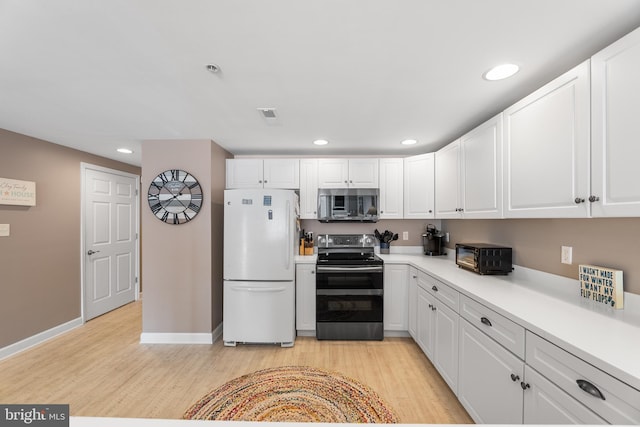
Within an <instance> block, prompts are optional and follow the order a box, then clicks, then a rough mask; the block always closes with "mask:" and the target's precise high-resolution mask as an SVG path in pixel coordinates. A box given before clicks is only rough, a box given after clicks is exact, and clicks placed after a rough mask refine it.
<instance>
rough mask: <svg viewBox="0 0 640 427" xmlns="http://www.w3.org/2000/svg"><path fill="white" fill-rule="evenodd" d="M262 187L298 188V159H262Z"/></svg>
mask: <svg viewBox="0 0 640 427" xmlns="http://www.w3.org/2000/svg"><path fill="white" fill-rule="evenodd" d="M264 188H288V189H292V190H293V189H298V188H300V160H298V159H264Z"/></svg>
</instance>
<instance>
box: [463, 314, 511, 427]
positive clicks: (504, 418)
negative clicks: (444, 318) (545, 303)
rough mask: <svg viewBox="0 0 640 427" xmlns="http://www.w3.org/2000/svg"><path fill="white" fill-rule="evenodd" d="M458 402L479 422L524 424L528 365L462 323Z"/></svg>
mask: <svg viewBox="0 0 640 427" xmlns="http://www.w3.org/2000/svg"><path fill="white" fill-rule="evenodd" d="M458 366H459V378H458V400H460V403H462V406H464V408H465V409H466V410H467V412H468V413H469V415H470V416H471V418H473V420H474V421H475V422H476V423H483V424H522V420H523V401H522V387H521V385H520V381H522V379H523V378H524V362H523V361H522V360H520V359H518V358H517V357H516V356H514V355H513V354H511V353H510V352H509V351H507V350H506V349H505V348H504V347H502V346H501V345H499V344H498V343H496V342H495V341H493V340H492V339H491V338H489V337H488V336H487V335H485V334H484V333H482V332H481V331H480V330H478V329H477V328H476V327H475V326H473V325H471V324H470V323H469V322H467V321H466V320H465V319H461V320H460V349H459V365H458Z"/></svg>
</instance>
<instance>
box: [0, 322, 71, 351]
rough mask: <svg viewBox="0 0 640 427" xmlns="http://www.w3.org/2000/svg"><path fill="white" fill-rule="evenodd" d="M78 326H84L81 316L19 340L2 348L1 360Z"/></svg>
mask: <svg viewBox="0 0 640 427" xmlns="http://www.w3.org/2000/svg"><path fill="white" fill-rule="evenodd" d="M78 326H82V318H81V317H78V318H77V319H73V320H70V321H68V322H67V323H63V324H62V325H58V326H55V327H53V328H51V329H48V330H46V331H43V332H40V333H39V334H36V335H33V336H31V337H29V338H25V339H23V340H22V341H18V342H17V343H14V344H11V345H8V346H6V347H3V348H0V360H2V359H6V358H7V357H10V356H13V355H14V354H17V353H20V352H21V351H24V350H27V349H29V348H31V347H34V346H36V345H38V344H42V343H43V342H45V341H48V340H50V339H51V338H55V337H57V336H58V335H61V334H64V333H66V332H69V331H70V330H72V329H75V328H77V327H78Z"/></svg>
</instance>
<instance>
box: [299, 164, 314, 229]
mask: <svg viewBox="0 0 640 427" xmlns="http://www.w3.org/2000/svg"><path fill="white" fill-rule="evenodd" d="M317 218H318V159H301V160H300V219H317Z"/></svg>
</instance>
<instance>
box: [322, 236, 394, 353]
mask: <svg viewBox="0 0 640 427" xmlns="http://www.w3.org/2000/svg"><path fill="white" fill-rule="evenodd" d="M317 242H318V261H317V265H316V337H317V338H318V339H319V340H382V339H383V334H384V328H383V323H382V320H383V319H382V316H383V311H384V310H383V301H384V294H383V274H382V273H383V261H382V259H380V258H379V257H378V256H377V255H375V254H374V252H373V249H374V246H375V238H374V236H373V235H372V234H325V235H319V236H318V237H317Z"/></svg>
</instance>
